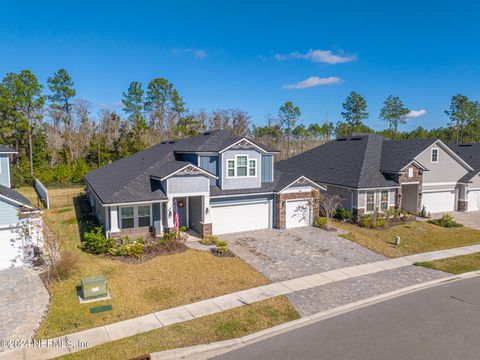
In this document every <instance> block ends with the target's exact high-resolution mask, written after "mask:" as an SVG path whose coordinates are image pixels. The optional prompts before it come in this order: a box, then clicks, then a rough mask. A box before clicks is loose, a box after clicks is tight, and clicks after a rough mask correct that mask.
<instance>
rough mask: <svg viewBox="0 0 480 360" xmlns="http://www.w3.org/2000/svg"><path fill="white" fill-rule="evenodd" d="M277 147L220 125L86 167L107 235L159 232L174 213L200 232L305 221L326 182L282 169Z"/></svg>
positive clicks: (309, 219) (171, 221) (96, 210)
mask: <svg viewBox="0 0 480 360" xmlns="http://www.w3.org/2000/svg"><path fill="white" fill-rule="evenodd" d="M277 153H278V152H277V151H276V150H275V149H271V148H269V147H267V146H265V145H263V144H260V143H257V142H256V141H254V140H252V139H249V138H246V137H238V136H232V135H230V134H228V133H227V132H225V131H222V130H214V131H208V132H205V133H202V134H200V135H198V136H195V137H193V138H188V139H180V140H176V141H165V142H162V143H160V144H157V145H155V146H152V147H151V148H148V149H146V150H144V151H141V152H139V153H137V154H134V155H132V156H130V157H127V158H125V159H122V160H119V161H116V162H114V163H112V164H109V165H106V166H104V167H102V168H99V169H97V170H95V171H92V172H90V173H88V174H86V175H85V182H86V185H87V186H86V188H87V196H88V199H89V202H90V205H91V206H92V209H93V211H94V213H95V214H96V217H97V219H98V221H99V222H100V223H101V224H102V225H103V227H104V229H105V232H106V234H107V235H108V236H118V235H122V234H131V235H144V234H145V233H147V232H152V233H155V234H156V235H161V234H162V233H163V232H164V231H171V230H172V229H174V228H175V226H176V224H175V220H176V219H178V224H179V225H180V226H186V227H187V228H189V229H190V230H192V231H195V232H197V233H198V234H200V235H201V236H202V237H205V236H208V235H211V234H224V233H231V232H239V231H248V230H257V229H268V228H273V227H276V228H289V227H296V226H307V225H310V224H311V223H312V222H313V218H314V216H315V215H316V214H317V213H318V199H319V191H320V190H325V187H323V186H321V185H319V184H318V183H316V182H314V181H312V180H311V179H309V178H307V177H306V176H303V175H302V172H296V171H295V172H292V171H290V170H289V169H283V170H277V169H276V168H275V167H274V156H275V155H276V154H277Z"/></svg>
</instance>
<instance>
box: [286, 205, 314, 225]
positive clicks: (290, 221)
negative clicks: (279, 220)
mask: <svg viewBox="0 0 480 360" xmlns="http://www.w3.org/2000/svg"><path fill="white" fill-rule="evenodd" d="M286 217H287V219H286V227H287V229H288V228H294V227H300V226H308V225H310V224H311V220H310V218H311V216H310V205H309V204H308V201H307V200H289V201H287V205H286Z"/></svg>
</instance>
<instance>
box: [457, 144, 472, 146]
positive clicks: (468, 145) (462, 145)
mask: <svg viewBox="0 0 480 360" xmlns="http://www.w3.org/2000/svg"><path fill="white" fill-rule="evenodd" d="M458 146H459V147H472V144H460V145H458Z"/></svg>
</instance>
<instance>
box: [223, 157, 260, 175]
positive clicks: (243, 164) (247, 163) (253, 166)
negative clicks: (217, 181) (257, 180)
mask: <svg viewBox="0 0 480 360" xmlns="http://www.w3.org/2000/svg"><path fill="white" fill-rule="evenodd" d="M256 176H257V159H250V158H249V157H248V156H247V155H237V156H236V157H235V160H233V159H231V160H227V177H256Z"/></svg>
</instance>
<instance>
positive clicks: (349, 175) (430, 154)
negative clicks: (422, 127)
mask: <svg viewBox="0 0 480 360" xmlns="http://www.w3.org/2000/svg"><path fill="white" fill-rule="evenodd" d="M465 149H466V148H464V147H461V146H460V147H458V148H455V149H453V150H452V148H450V147H449V146H447V145H446V144H444V143H443V142H442V141H440V140H435V139H430V140H389V139H386V138H384V137H382V136H379V135H376V134H367V135H353V136H348V137H343V138H338V139H335V140H332V141H329V142H327V143H326V144H323V145H321V146H318V147H316V148H314V149H312V150H309V151H306V152H305V153H302V154H299V155H297V156H295V157H293V158H291V159H288V160H284V161H281V162H279V163H278V164H277V165H276V168H277V169H278V170H284V169H290V170H291V171H293V172H300V171H301V172H302V174H303V175H304V176H306V177H308V178H309V179H312V181H314V182H316V183H319V184H326V185H327V193H329V194H338V195H339V196H341V198H342V199H343V204H342V206H343V207H345V208H346V209H348V210H350V211H352V212H353V213H355V214H358V215H361V214H368V213H373V212H374V211H375V210H378V211H380V212H383V211H386V210H388V209H394V208H400V209H402V210H406V211H409V212H413V213H417V212H419V211H421V209H422V208H423V206H425V209H426V211H428V212H431V213H439V212H446V211H455V210H460V211H465V210H467V209H468V210H477V209H478V208H479V201H480V192H479V191H480V179H479V178H478V173H479V172H480V152H479V151H480V148H479V147H478V146H475V147H472V148H469V149H471V152H469V153H468V155H467V152H466V150H465ZM475 150H476V154H475V155H474V153H475ZM462 152H463V153H465V155H462ZM470 156H471V157H473V158H476V160H475V161H474V160H472V159H471V158H470ZM472 181H473V182H472ZM472 187H473V188H472ZM469 188H470V190H471V191H470V194H471V195H469V194H468V193H467V192H466V189H469ZM473 191H475V192H474V193H473ZM473 194H475V195H473ZM467 197H470V199H471V201H470V203H471V206H469V207H467V205H468V204H467ZM472 203H475V205H472Z"/></svg>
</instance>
